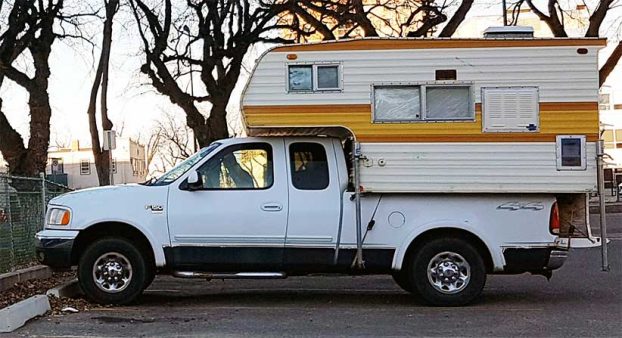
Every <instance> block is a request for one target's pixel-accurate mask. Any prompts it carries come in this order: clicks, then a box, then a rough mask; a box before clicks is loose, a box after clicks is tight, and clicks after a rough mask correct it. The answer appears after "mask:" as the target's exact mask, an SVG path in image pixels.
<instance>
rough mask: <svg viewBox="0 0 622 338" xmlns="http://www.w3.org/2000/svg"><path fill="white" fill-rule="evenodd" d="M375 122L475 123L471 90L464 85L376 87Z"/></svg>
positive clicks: (373, 91)
mask: <svg viewBox="0 0 622 338" xmlns="http://www.w3.org/2000/svg"><path fill="white" fill-rule="evenodd" d="M372 93H373V94H372V96H373V97H372V100H373V117H374V122H419V121H421V122H425V121H456V120H474V118H475V116H474V112H473V104H472V100H471V87H470V86H469V85H465V84H460V85H454V84H443V85H439V84H431V85H427V84H422V85H375V86H374V87H373V90H372Z"/></svg>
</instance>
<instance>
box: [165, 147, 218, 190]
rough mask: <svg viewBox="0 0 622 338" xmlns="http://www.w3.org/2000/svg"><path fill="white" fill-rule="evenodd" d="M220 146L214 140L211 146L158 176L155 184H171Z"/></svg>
mask: <svg viewBox="0 0 622 338" xmlns="http://www.w3.org/2000/svg"><path fill="white" fill-rule="evenodd" d="M219 146H220V143H218V142H214V143H212V144H210V145H209V146H207V147H205V148H203V149H201V150H199V151H198V152H197V153H195V154H194V155H192V156H190V157H188V158H187V159H185V160H184V161H183V162H181V163H180V164H178V165H176V166H175V168H173V169H171V170H170V171H169V172H167V173H166V174H164V175H162V176H160V178H158V179H157V180H155V182H153V185H166V184H169V183H171V182H173V181H175V180H176V179H178V178H179V177H180V176H181V175H183V174H185V173H186V172H187V171H188V170H190V168H192V167H194V165H195V164H197V163H198V162H199V161H201V160H202V159H204V158H205V156H207V155H208V154H209V153H211V152H212V151H214V149H216V148H218V147H219Z"/></svg>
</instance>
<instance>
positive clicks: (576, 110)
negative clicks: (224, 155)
mask: <svg viewBox="0 0 622 338" xmlns="http://www.w3.org/2000/svg"><path fill="white" fill-rule="evenodd" d="M244 116H245V118H246V123H247V125H248V127H249V128H257V127H264V126H280V127H292V126H312V127H317V126H335V125H341V126H344V127H348V128H349V129H351V130H352V131H353V132H354V133H355V134H356V137H357V139H358V140H359V141H362V142H550V141H555V137H556V135H560V134H578V135H587V139H588V141H596V140H598V130H599V129H598V128H599V122H598V103H596V102H545V103H541V104H540V130H539V132H526V133H520V132H519V133H484V132H482V114H481V105H480V104H476V105H475V121H460V122H412V123H372V121H371V107H370V105H368V104H354V105H289V106H244Z"/></svg>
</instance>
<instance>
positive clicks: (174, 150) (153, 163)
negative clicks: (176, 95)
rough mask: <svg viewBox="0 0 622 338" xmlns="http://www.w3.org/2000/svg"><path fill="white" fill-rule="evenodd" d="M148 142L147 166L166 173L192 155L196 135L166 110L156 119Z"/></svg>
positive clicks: (157, 171) (156, 171)
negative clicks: (160, 117)
mask: <svg viewBox="0 0 622 338" xmlns="http://www.w3.org/2000/svg"><path fill="white" fill-rule="evenodd" d="M146 143H147V150H146V152H147V167H148V168H155V170H153V172H155V173H164V172H166V171H168V170H169V169H171V168H172V167H174V166H176V165H177V164H178V163H179V162H181V161H183V160H185V159H186V158H188V157H189V156H190V155H192V153H193V150H192V149H193V143H194V136H193V133H192V130H191V129H190V128H189V127H188V126H186V125H184V124H183V123H182V122H180V121H179V120H178V119H176V118H175V116H174V115H173V114H172V113H168V112H166V113H164V116H163V118H162V119H159V120H158V121H156V124H155V126H154V127H153V128H152V130H151V133H150V134H149V136H148V140H147V142H146Z"/></svg>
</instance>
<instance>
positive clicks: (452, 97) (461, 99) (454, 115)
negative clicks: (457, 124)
mask: <svg viewBox="0 0 622 338" xmlns="http://www.w3.org/2000/svg"><path fill="white" fill-rule="evenodd" d="M470 101H471V100H470V99H469V87H430V86H428V87H426V95H425V119H426V120H466V119H473V117H474V116H473V112H472V110H471V109H470Z"/></svg>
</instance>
